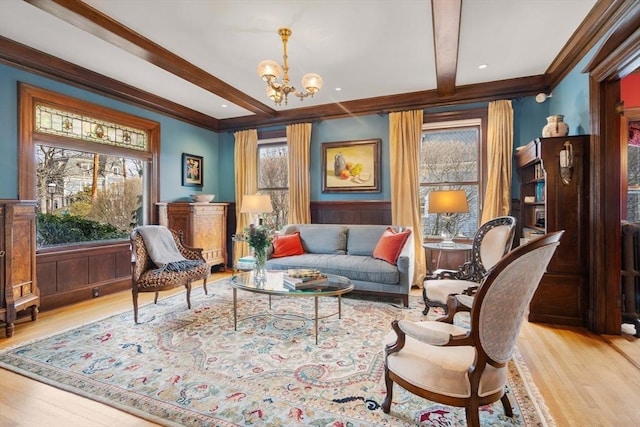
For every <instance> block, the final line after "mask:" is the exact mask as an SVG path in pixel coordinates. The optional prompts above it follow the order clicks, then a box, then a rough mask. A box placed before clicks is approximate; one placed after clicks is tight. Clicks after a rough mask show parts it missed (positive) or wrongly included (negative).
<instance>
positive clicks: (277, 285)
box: [229, 271, 353, 297]
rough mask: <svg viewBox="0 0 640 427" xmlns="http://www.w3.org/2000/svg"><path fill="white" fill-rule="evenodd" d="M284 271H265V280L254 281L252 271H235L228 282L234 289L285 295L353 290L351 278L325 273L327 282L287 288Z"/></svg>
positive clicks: (337, 292)
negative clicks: (304, 287)
mask: <svg viewBox="0 0 640 427" xmlns="http://www.w3.org/2000/svg"><path fill="white" fill-rule="evenodd" d="M285 273H286V271H267V275H266V280H264V281H256V280H255V275H254V273H253V271H248V272H243V273H237V274H234V275H233V276H231V278H230V279H229V283H230V284H231V286H232V287H234V288H236V289H243V290H246V291H250V292H258V293H264V294H269V295H285V296H306V297H309V296H331V295H342V294H345V293H347V292H351V291H352V290H353V284H352V283H351V280H349V279H347V278H346V277H343V276H337V275H334V274H327V278H328V279H329V282H328V283H323V284H320V285H318V286H317V287H313V288H307V289H299V290H294V289H289V288H287V287H286V286H285V285H284V284H283V276H284V274H285Z"/></svg>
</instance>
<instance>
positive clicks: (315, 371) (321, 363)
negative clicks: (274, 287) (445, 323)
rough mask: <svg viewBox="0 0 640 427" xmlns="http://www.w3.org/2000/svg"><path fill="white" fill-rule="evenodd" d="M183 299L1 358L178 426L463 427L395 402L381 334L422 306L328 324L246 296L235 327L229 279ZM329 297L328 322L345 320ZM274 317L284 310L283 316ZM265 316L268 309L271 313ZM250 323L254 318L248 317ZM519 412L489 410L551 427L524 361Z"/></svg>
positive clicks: (451, 417) (437, 409)
mask: <svg viewBox="0 0 640 427" xmlns="http://www.w3.org/2000/svg"><path fill="white" fill-rule="evenodd" d="M191 299H192V309H191V310H188V309H187V307H186V301H185V296H184V294H177V295H174V296H171V297H167V298H165V299H162V300H160V301H158V304H157V305H154V304H149V305H146V306H143V307H141V308H140V316H139V320H140V322H141V323H139V324H137V325H134V322H133V310H129V311H127V312H125V313H122V314H117V315H113V316H111V317H108V318H106V319H103V320H100V321H97V322H94V323H91V324H88V325H85V326H81V327H78V328H76V329H72V330H69V331H66V332H63V333H60V334H58V335H55V336H52V337H49V338H46V339H42V340H38V341H34V342H32V343H28V344H25V345H22V346H19V347H16V348H13V349H9V350H5V351H4V352H2V353H0V366H2V367H4V368H6V369H9V370H12V371H15V372H18V373H20V374H23V375H25V376H28V377H30V378H33V379H36V380H38V381H42V382H44V383H47V384H50V385H53V386H55V387H57V388H60V389H64V390H68V391H71V392H73V393H76V394H78V395H81V396H85V397H88V398H90V399H93V400H96V401H99V402H103V403H105V404H107V405H110V406H113V407H116V408H119V409H122V410H124V411H127V412H130V413H132V414H135V415H137V416H139V417H142V418H145V419H148V420H150V421H153V422H156V423H159V424H163V425H180V426H350V427H355V426H415V425H420V426H464V425H466V422H465V414H464V409H461V408H454V407H449V406H446V405H441V404H437V403H433V402H430V401H427V400H425V399H422V398H420V397H416V396H414V395H412V394H410V393H408V392H406V391H404V390H403V389H402V388H400V387H399V386H397V385H394V387H395V388H394V402H393V404H392V406H391V413H390V414H388V415H387V414H385V413H383V412H382V410H381V409H380V405H381V403H382V400H383V398H384V395H385V386H384V378H383V377H384V376H383V354H382V347H383V345H382V342H383V338H384V337H385V335H386V334H387V333H389V331H390V324H391V321H392V320H394V319H400V318H410V319H414V320H423V319H424V316H423V315H422V313H421V310H422V308H423V304H422V302H421V300H420V299H419V298H418V297H412V299H411V308H409V309H407V308H403V307H401V306H397V305H394V304H393V301H376V300H374V299H372V298H363V297H357V296H348V297H344V298H343V303H342V319H338V318H337V316H333V317H327V318H325V319H321V320H320V322H319V335H318V340H319V341H318V344H317V345H316V344H315V339H314V334H313V331H314V324H313V321H312V320H311V321H309V320H305V319H301V318H298V317H293V316H284V317H282V316H277V315H274V314H277V313H289V314H291V313H294V314H296V313H297V314H301V315H307V316H308V317H312V314H313V307H314V303H313V298H283V297H280V298H277V297H274V298H273V304H272V312H271V313H270V314H269V313H267V312H268V311H269V306H268V297H267V296H265V295H259V294H254V293H249V292H245V291H241V290H239V291H238V315H239V316H240V318H241V320H240V321H239V322H238V328H237V331H234V327H233V302H232V301H233V299H232V291H231V288H230V286H229V285H228V281H227V279H224V280H221V281H218V282H214V283H212V284H210V285H209V295H208V296H206V295H204V293H203V292H202V290H201V289H197V290H195V291H194V292H193V294H192V296H191ZM337 302H338V301H337V299H336V298H335V297H328V298H320V299H319V307H320V315H321V316H322V315H327V314H331V313H335V312H336V310H337ZM274 312H276V313H274ZM261 313H263V314H261ZM247 316H250V317H247ZM508 384H509V386H508V395H509V397H510V400H511V403H512V405H513V406H514V417H513V418H509V417H506V416H504V414H503V408H502V405H501V404H500V402H497V403H495V404H492V405H487V406H485V407H482V408H481V414H480V420H481V423H482V425H483V426H539V425H542V426H544V425H552V424H553V421H552V420H551V419H550V418H549V417H548V415H546V410H545V408H544V403H543V402H542V400H541V399H540V397H539V396H538V394H537V392H536V390H535V387H534V386H533V384H532V383H531V382H530V380H529V379H528V375H527V373H526V369H525V368H524V364H523V362H522V360H521V359H520V358H519V356H518V354H516V356H515V357H514V360H512V362H510V364H509V382H508Z"/></svg>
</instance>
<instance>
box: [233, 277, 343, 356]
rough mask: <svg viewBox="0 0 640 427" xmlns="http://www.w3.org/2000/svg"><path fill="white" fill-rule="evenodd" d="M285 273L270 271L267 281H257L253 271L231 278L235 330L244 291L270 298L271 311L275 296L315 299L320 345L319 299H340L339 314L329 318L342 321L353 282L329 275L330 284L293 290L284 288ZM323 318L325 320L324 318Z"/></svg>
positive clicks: (315, 321) (315, 325) (316, 328)
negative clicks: (239, 294)
mask: <svg viewBox="0 0 640 427" xmlns="http://www.w3.org/2000/svg"><path fill="white" fill-rule="evenodd" d="M284 273H285V271H268V272H267V277H266V280H264V281H256V280H255V277H254V274H253V271H250V272H245V273H238V274H234V275H233V276H231V278H230V279H229V284H230V285H231V287H232V288H233V329H234V330H237V326H238V299H237V291H238V289H242V290H243V291H248V292H253V293H258V294H266V295H268V296H269V310H271V297H272V296H274V295H277V296H282V297H286V298H299V297H307V298H308V297H313V298H314V300H315V301H314V303H315V304H314V306H315V310H314V316H313V321H314V329H315V339H316V344H318V298H319V297H329V296H337V297H338V312H337V313H333V314H330V315H328V316H324V317H329V316H334V315H336V314H337V315H338V319H342V295H343V294H346V293H347V292H351V291H352V290H353V284H352V283H351V280H349V279H347V278H346V277H342V276H337V275H335V274H327V278H328V279H329V282H328V283H324V284H322V285H318V286H317V287H315V288H309V289H301V290H293V289H289V288H287V287H285V286H284V284H283V275H284ZM287 315H290V316H298V317H302V318H305V319H306V317H304V316H299V315H297V314H287ZM324 317H323V318H324Z"/></svg>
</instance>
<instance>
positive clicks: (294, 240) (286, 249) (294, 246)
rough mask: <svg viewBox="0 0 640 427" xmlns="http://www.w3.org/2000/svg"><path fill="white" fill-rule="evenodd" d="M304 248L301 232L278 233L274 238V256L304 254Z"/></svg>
mask: <svg viewBox="0 0 640 427" xmlns="http://www.w3.org/2000/svg"><path fill="white" fill-rule="evenodd" d="M303 253H304V249H303V248H302V241H301V240H300V233H299V232H298V231H296V232H295V233H293V234H283V235H278V236H275V237H274V238H273V254H272V255H271V256H272V257H273V258H280V257H283V256H292V255H302V254H303Z"/></svg>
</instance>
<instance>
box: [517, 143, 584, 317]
mask: <svg viewBox="0 0 640 427" xmlns="http://www.w3.org/2000/svg"><path fill="white" fill-rule="evenodd" d="M567 142H568V143H569V144H570V145H571V147H572V151H573V170H572V173H571V178H570V180H569V182H563V180H562V178H561V168H560V152H561V150H563V149H565V148H566V147H567V146H566V145H565V143H567ZM516 166H517V172H518V178H519V183H520V216H521V218H520V219H519V221H518V223H519V224H518V230H519V235H520V237H521V238H523V239H527V238H535V237H536V235H538V234H545V233H549V232H553V231H558V230H564V235H563V236H562V240H561V242H560V246H558V249H557V251H556V253H555V255H554V256H553V258H552V259H551V262H550V263H549V266H548V268H547V272H546V273H545V275H544V277H543V279H542V281H541V282H540V286H539V287H538V290H537V291H536V293H535V295H534V297H533V300H532V301H531V305H530V312H529V320H530V321H534V322H546V323H554V324H564V325H573V326H584V325H585V324H586V320H587V312H588V308H587V306H588V301H589V297H588V286H589V267H588V264H589V251H588V250H589V232H588V231H589V228H588V219H589V201H588V199H589V136H588V135H582V136H567V137H555V138H539V139H536V140H534V141H531V142H530V143H529V144H527V145H526V146H524V147H523V148H521V149H518V150H517V152H516ZM565 171H566V170H565Z"/></svg>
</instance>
